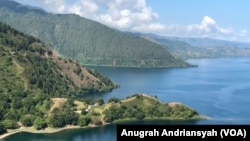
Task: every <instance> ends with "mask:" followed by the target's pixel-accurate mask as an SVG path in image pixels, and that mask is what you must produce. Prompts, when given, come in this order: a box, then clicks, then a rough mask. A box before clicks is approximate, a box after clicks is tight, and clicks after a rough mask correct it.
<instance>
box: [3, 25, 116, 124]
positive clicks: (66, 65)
mask: <svg viewBox="0 0 250 141" xmlns="http://www.w3.org/2000/svg"><path fill="white" fill-rule="evenodd" d="M0 76H1V79H0V97H1V99H0V105H1V106H0V121H2V120H3V121H4V122H3V123H4V125H5V127H7V128H16V127H17V126H18V125H17V124H13V123H15V122H13V121H16V122H17V121H19V120H22V118H24V119H26V118H29V117H39V118H43V116H44V115H45V114H46V112H47V111H48V109H49V108H50V106H51V103H52V101H51V100H50V98H52V97H74V96H77V95H79V94H85V93H90V92H104V91H110V90H112V89H113V88H115V87H116V86H117V85H116V84H114V83H113V82H112V81H111V80H110V79H108V78H107V77H105V76H103V75H101V74H100V73H98V72H97V71H95V70H90V69H87V68H85V67H83V66H81V65H79V64H78V63H77V62H75V61H73V60H71V59H68V60H64V59H61V58H58V57H57V56H56V55H55V54H54V53H53V52H52V51H51V50H50V49H49V48H48V47H46V46H45V45H44V44H43V43H42V42H41V41H40V40H39V39H37V38H34V37H32V36H29V35H25V34H23V33H21V32H19V31H17V30H15V29H12V28H11V27H10V26H8V25H6V24H1V23H0ZM0 123H1V122H0ZM0 127H1V125H0Z"/></svg>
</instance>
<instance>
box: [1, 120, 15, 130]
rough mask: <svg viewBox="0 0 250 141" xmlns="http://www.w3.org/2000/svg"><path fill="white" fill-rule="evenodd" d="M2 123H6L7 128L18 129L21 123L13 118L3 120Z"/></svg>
mask: <svg viewBox="0 0 250 141" xmlns="http://www.w3.org/2000/svg"><path fill="white" fill-rule="evenodd" d="M2 124H3V125H4V127H5V128H6V129H17V128H19V125H18V124H17V123H16V122H15V121H13V120H8V119H6V120H4V121H3V122H2Z"/></svg>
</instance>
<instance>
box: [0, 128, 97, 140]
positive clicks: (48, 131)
mask: <svg viewBox="0 0 250 141" xmlns="http://www.w3.org/2000/svg"><path fill="white" fill-rule="evenodd" d="M91 127H92V126H85V127H80V126H73V125H68V126H66V127H62V128H51V127H48V128H45V129H44V130H36V129H34V128H33V127H21V128H19V129H14V130H8V131H7V133H4V134H2V135H0V141H2V140H3V139H5V138H7V137H9V136H11V135H14V134H17V133H21V132H28V133H33V134H53V133H57V132H60V131H63V130H68V129H80V128H91ZM93 127H94V126H93Z"/></svg>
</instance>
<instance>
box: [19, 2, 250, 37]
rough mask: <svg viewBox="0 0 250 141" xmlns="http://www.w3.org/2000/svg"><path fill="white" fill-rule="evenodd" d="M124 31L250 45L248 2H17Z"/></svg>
mask: <svg viewBox="0 0 250 141" xmlns="http://www.w3.org/2000/svg"><path fill="white" fill-rule="evenodd" d="M16 1H17V2H20V3H23V4H29V5H33V6H38V7H42V8H43V9H45V10H47V11H50V12H53V13H75V14H78V15H80V16H82V17H86V18H90V19H92V20H95V21H98V22H101V23H103V24H106V25H108V26H110V27H114V28H118V29H120V30H124V31H134V32H147V33H154V34H160V35H166V36H181V37H209V38H217V39H225V40H233V41H247V42H250V36H249V35H250V34H249V32H250V27H249V23H250V22H249V20H250V14H248V13H250V8H249V6H250V1H247V0H16Z"/></svg>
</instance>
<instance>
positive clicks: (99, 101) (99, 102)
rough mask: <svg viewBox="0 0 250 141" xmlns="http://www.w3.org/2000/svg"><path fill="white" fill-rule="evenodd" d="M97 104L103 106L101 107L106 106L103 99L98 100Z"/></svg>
mask: <svg viewBox="0 0 250 141" xmlns="http://www.w3.org/2000/svg"><path fill="white" fill-rule="evenodd" d="M96 103H97V104H98V105H99V106H101V105H103V104H104V100H103V99H102V98H98V99H97V100H96Z"/></svg>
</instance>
